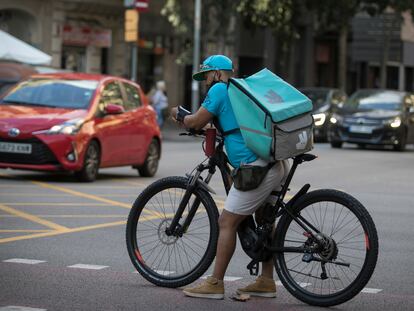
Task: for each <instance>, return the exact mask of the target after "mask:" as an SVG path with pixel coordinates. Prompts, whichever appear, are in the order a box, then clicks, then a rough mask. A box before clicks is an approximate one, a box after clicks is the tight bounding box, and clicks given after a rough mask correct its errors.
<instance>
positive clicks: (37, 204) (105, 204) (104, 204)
mask: <svg viewBox="0 0 414 311" xmlns="http://www.w3.org/2000/svg"><path fill="white" fill-rule="evenodd" d="M0 204H4V205H11V206H113V205H112V204H109V203H47V202H37V203H36V202H34V203H27V202H23V203H12V202H1V203H0Z"/></svg>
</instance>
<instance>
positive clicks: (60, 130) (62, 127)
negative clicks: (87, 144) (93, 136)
mask: <svg viewBox="0 0 414 311" xmlns="http://www.w3.org/2000/svg"><path fill="white" fill-rule="evenodd" d="M84 121H85V120H84V119H73V120H69V121H66V122H64V123H62V124H59V125H55V126H52V127H51V128H50V129H49V130H48V131H47V134H51V135H53V134H66V135H75V134H76V133H78V132H79V130H80V129H81V127H82V125H83V123H84Z"/></svg>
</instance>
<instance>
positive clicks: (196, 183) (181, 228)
mask: <svg viewBox="0 0 414 311" xmlns="http://www.w3.org/2000/svg"><path fill="white" fill-rule="evenodd" d="M206 168H207V167H206V166H204V165H200V166H199V167H198V168H197V172H196V173H195V174H194V175H193V176H188V177H189V182H188V186H187V189H186V191H185V193H184V196H183V198H182V200H181V202H180V204H179V206H178V208H177V212H176V213H175V215H174V217H173V219H172V221H171V224H170V225H169V226H168V227H167V228H166V230H165V233H166V235H167V236H172V235H173V236H177V237H182V236H183V234H184V233H185V232H186V231H187V229H188V227H189V226H190V224H191V222H192V220H193V218H194V216H195V214H196V213H197V210H198V207H199V206H200V203H201V201H200V199H199V198H197V197H196V198H195V199H194V202H193V203H192V204H191V207H190V209H189V211H188V214H187V217H186V218H185V220H184V223H183V224H182V225H181V224H180V223H179V222H180V220H181V218H182V217H183V214H184V211H185V209H186V207H187V206H188V203H189V201H190V198H191V195H192V193H193V191H194V189H196V188H198V187H200V188H202V189H204V190H206V191H208V192H212V193H215V192H214V190H213V189H212V188H211V187H210V186H208V183H209V182H210V180H211V178H212V177H213V175H214V168H213V169H211V168H210V170H209V173H208V175H207V177H206V179H205V180H202V179H201V177H200V175H201V173H202V172H203V170H205V169H206Z"/></svg>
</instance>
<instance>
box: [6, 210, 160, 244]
mask: <svg viewBox="0 0 414 311" xmlns="http://www.w3.org/2000/svg"><path fill="white" fill-rule="evenodd" d="M144 217H145V218H144V220H151V219H157V218H159V217H158V216H144ZM125 224H126V220H122V221H115V222H110V223H104V224H99V225H92V226H84V227H78V228H73V229H67V230H66V231H51V232H44V233H35V234H29V235H22V236H16V237H11V238H4V239H0V244H2V243H8V242H14V241H20V240H28V239H34V238H43V237H49V236H55V235H61V234H67V233H75V232H82V231H89V230H93V229H101V228H108V227H115V226H121V225H125Z"/></svg>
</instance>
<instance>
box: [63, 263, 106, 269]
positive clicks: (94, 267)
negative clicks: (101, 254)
mask: <svg viewBox="0 0 414 311" xmlns="http://www.w3.org/2000/svg"><path fill="white" fill-rule="evenodd" d="M68 268H74V269H89V270H102V269H105V268H108V266H98V265H85V264H81V263H78V264H76V265H72V266H68Z"/></svg>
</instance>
